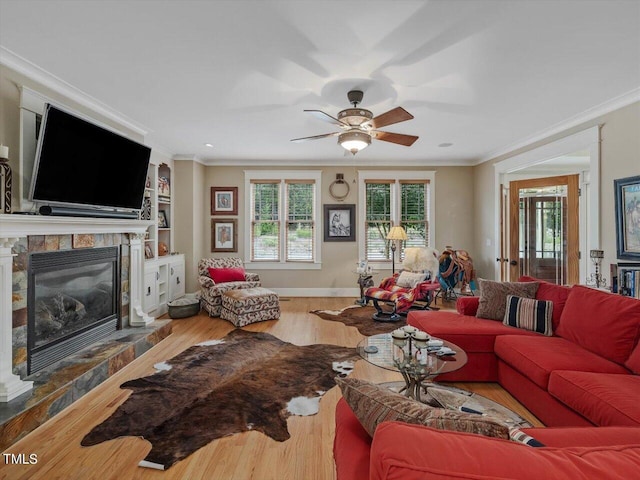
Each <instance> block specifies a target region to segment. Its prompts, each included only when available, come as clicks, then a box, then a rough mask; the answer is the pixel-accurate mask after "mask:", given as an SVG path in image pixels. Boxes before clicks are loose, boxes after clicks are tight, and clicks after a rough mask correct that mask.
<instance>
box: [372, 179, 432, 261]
mask: <svg viewBox="0 0 640 480" xmlns="http://www.w3.org/2000/svg"><path fill="white" fill-rule="evenodd" d="M359 177H360V192H361V195H360V203H361V205H360V218H361V219H363V221H362V222H361V225H362V234H361V235H359V237H360V239H361V241H360V258H362V259H366V260H368V261H370V262H387V261H390V260H391V249H390V248H389V247H390V244H389V240H387V239H386V237H387V234H388V233H389V230H390V229H391V227H392V226H394V225H401V226H402V227H404V229H405V231H406V232H407V237H408V239H407V240H406V241H405V242H402V246H401V248H400V249H399V250H398V252H397V255H398V256H399V259H402V257H403V252H404V248H405V247H421V246H423V247H424V246H431V239H432V238H433V226H432V225H431V223H430V212H431V207H432V204H433V197H432V184H433V180H434V175H433V172H389V171H372V172H359ZM380 178H384V180H380Z"/></svg>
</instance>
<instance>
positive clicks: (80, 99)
mask: <svg viewBox="0 0 640 480" xmlns="http://www.w3.org/2000/svg"><path fill="white" fill-rule="evenodd" d="M0 65H4V66H6V67H8V68H10V69H12V70H14V71H16V72H18V73H20V74H21V75H24V76H25V77H27V78H29V79H31V80H33V81H34V82H37V83H39V84H41V85H43V86H44V87H46V88H48V89H50V90H53V91H54V92H56V93H58V94H60V95H63V96H64V97H66V98H68V99H70V100H72V101H74V102H76V103H78V104H80V105H82V106H83V107H86V108H88V109H90V110H91V111H92V112H95V113H97V114H99V115H102V116H103V117H105V118H108V119H109V120H112V121H114V122H116V123H118V124H119V125H122V126H123V127H126V128H127V129H129V130H131V131H133V132H135V133H137V134H138V135H141V136H143V137H144V136H146V135H147V133H148V132H149V129H148V128H146V127H143V126H142V125H140V124H139V123H137V122H134V121H133V120H131V119H130V118H128V117H127V116H125V115H124V114H122V113H121V112H119V111H117V110H115V109H113V108H111V107H109V106H108V105H106V104H104V103H102V102H101V101H100V100H98V99H96V98H94V97H92V96H91V95H89V94H88V93H85V92H83V91H82V90H80V89H78V88H76V87H74V86H73V85H71V84H69V83H67V82H66V81H64V80H62V79H61V78H58V77H57V76H55V75H53V74H52V73H49V72H47V71H46V70H44V69H43V68H41V67H39V66H37V65H36V64H34V63H32V62H30V61H29V60H26V59H25V58H22V57H21V56H19V55H17V54H15V53H14V52H12V51H11V50H9V49H7V48H6V47H3V46H0Z"/></svg>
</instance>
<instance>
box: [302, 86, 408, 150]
mask: <svg viewBox="0 0 640 480" xmlns="http://www.w3.org/2000/svg"><path fill="white" fill-rule="evenodd" d="M363 96H364V93H363V92H362V91H361V90H351V91H350V92H349V93H347V98H348V99H349V103H351V104H352V105H353V108H347V109H345V110H342V111H340V112H338V118H335V117H332V116H331V115H329V114H328V113H325V112H323V111H321V110H305V112H308V113H310V114H311V115H313V116H314V117H316V118H317V119H319V120H322V121H324V122H328V123H332V124H334V125H337V126H339V127H340V128H341V130H340V131H338V132H333V133H325V134H323V135H314V136H313V137H303V138H294V139H293V140H291V141H292V142H306V141H308V140H318V139H320V138H326V137H338V144H339V145H342V147H343V148H344V149H346V150H348V151H349V152H351V153H352V154H353V155H355V154H356V153H358V152H359V151H360V150H362V149H363V148H366V147H367V146H369V144H370V143H371V139H372V138H375V139H376V140H382V141H384V142H391V143H397V144H398V145H404V146H406V147H410V146H411V145H413V143H414V142H415V141H416V140H417V139H418V137H416V136H415V135H404V134H402V133H391V132H383V131H381V130H378V128H381V127H386V126H387V125H393V124H394V123H400V122H404V121H406V120H411V119H412V118H413V115H411V114H410V113H409V112H407V111H406V110H405V109H404V108H402V107H396V108H394V109H392V110H389V111H388V112H385V113H383V114H381V115H378V116H377V117H374V116H373V113H371V111H370V110H366V109H364V108H360V107H358V104H359V103H360V102H362V97H363Z"/></svg>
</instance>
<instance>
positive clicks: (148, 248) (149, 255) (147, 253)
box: [144, 243, 154, 260]
mask: <svg viewBox="0 0 640 480" xmlns="http://www.w3.org/2000/svg"><path fill="white" fill-rule="evenodd" d="M144 258H146V259H147V260H149V259H150V258H154V255H153V248H151V245H149V244H148V243H145V244H144Z"/></svg>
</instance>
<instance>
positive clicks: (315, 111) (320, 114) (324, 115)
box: [305, 110, 413, 127]
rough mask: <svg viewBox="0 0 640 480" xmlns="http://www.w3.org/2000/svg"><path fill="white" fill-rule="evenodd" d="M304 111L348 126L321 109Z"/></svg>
mask: <svg viewBox="0 0 640 480" xmlns="http://www.w3.org/2000/svg"><path fill="white" fill-rule="evenodd" d="M305 112H307V113H310V114H311V115H313V116H314V117H316V118H317V119H318V120H322V121H323V122H328V123H332V124H334V125H340V126H341V127H348V126H349V124H347V123H344V122H341V121H340V120H338V119H337V118H335V117H332V116H331V115H329V114H328V113H324V112H323V111H322V110H305ZM411 118H413V117H411Z"/></svg>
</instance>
